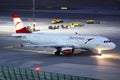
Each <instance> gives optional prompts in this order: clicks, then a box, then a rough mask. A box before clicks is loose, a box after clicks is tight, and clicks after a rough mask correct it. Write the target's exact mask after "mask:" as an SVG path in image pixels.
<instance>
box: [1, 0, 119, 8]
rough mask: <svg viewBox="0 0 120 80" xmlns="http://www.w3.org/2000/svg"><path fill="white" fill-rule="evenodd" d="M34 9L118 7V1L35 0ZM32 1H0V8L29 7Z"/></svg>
mask: <svg viewBox="0 0 120 80" xmlns="http://www.w3.org/2000/svg"><path fill="white" fill-rule="evenodd" d="M35 3H36V7H40V6H41V5H45V6H66V5H67V6H73V7H74V6H77V7H78V6H100V7H106V6H108V7H120V0H35ZM31 5H32V0H0V6H1V7H0V8H3V9H4V8H5V9H6V8H15V7H19V8H20V7H21V8H23V7H30V6H31Z"/></svg>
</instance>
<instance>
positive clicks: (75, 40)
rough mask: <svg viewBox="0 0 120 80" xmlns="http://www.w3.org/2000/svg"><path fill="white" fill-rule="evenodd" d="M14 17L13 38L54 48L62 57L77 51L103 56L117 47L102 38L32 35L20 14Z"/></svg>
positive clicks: (33, 44) (31, 44) (75, 35)
mask: <svg viewBox="0 0 120 80" xmlns="http://www.w3.org/2000/svg"><path fill="white" fill-rule="evenodd" d="M12 17H13V21H14V24H15V26H16V33H13V34H11V36H13V37H15V38H18V39H21V40H23V41H27V42H28V43H30V45H29V46H33V47H34V46H38V47H41V46H43V47H46V46H47V47H54V48H55V49H56V52H55V55H60V53H62V54H64V55H71V54H74V50H75V49H85V50H92V51H97V54H99V55H101V54H102V52H101V51H102V50H111V49H114V48H115V47H116V45H115V44H114V43H113V42H111V41H110V40H109V39H108V38H106V37H101V36H86V35H79V34H73V35H71V34H45V33H32V32H31V31H29V30H28V29H27V28H26V27H24V25H23V22H22V20H21V19H20V17H19V15H18V14H13V15H12Z"/></svg>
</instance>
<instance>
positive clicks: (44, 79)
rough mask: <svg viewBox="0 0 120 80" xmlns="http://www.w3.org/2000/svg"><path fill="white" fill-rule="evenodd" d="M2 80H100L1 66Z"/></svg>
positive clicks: (0, 77) (0, 78) (0, 74)
mask: <svg viewBox="0 0 120 80" xmlns="http://www.w3.org/2000/svg"><path fill="white" fill-rule="evenodd" d="M0 80H98V79H93V78H87V77H79V76H72V75H65V74H59V73H52V72H43V71H35V70H30V69H22V68H15V67H3V66H0Z"/></svg>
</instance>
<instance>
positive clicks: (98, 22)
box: [86, 19, 100, 24]
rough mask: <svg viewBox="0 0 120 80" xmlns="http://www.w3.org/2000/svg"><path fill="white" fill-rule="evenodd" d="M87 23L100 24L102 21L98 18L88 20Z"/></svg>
mask: <svg viewBox="0 0 120 80" xmlns="http://www.w3.org/2000/svg"><path fill="white" fill-rule="evenodd" d="M86 23H87V24H100V21H98V20H92V19H91V20H86Z"/></svg>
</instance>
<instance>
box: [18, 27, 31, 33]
mask: <svg viewBox="0 0 120 80" xmlns="http://www.w3.org/2000/svg"><path fill="white" fill-rule="evenodd" d="M16 33H31V32H30V31H29V30H28V29H27V28H26V27H24V28H22V29H19V30H16Z"/></svg>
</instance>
